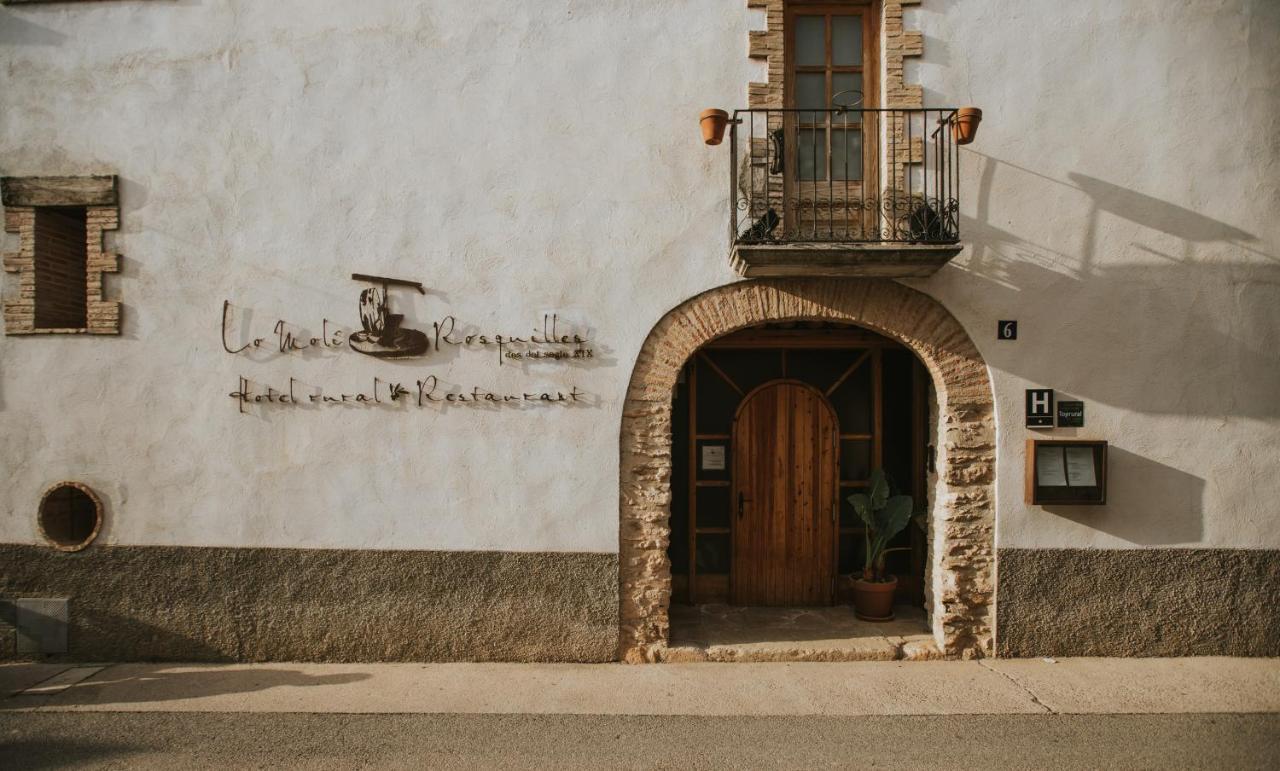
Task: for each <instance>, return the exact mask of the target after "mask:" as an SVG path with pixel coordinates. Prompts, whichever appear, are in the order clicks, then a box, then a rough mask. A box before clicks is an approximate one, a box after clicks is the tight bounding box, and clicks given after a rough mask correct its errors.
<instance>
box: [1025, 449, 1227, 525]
mask: <svg viewBox="0 0 1280 771" xmlns="http://www.w3.org/2000/svg"><path fill="white" fill-rule="evenodd" d="M1107 465H1108V473H1107V478H1108V480H1109V481H1108V490H1107V504H1106V505H1105V506H1059V505H1052V504H1050V505H1045V506H1044V510H1045V511H1047V512H1049V513H1050V514H1054V515H1056V516H1059V517H1062V518H1063V519H1069V520H1071V521H1072V522H1077V523H1079V524H1081V525H1084V526H1086V527H1090V528H1093V529H1095V530H1101V531H1102V532H1104V533H1107V534H1109V535H1113V536H1115V537H1116V538H1120V539H1123V540H1125V541H1128V542H1129V543H1132V544H1138V545H1140V546H1161V545H1165V544H1185V543H1197V542H1199V541H1200V540H1201V539H1202V538H1203V536H1204V488H1205V482H1204V480H1203V479H1201V478H1200V477H1197V476H1193V475H1192V474H1188V473H1186V472H1185V471H1180V470H1178V469H1176V468H1173V467H1171V466H1166V465H1164V464H1163V463H1158V462H1156V461H1153V460H1151V459H1150V458H1144V457H1142V456H1141V455H1135V454H1134V453H1131V452H1129V451H1127V450H1123V449H1120V448H1119V447H1116V446H1114V445H1112V446H1110V447H1108V448H1107Z"/></svg>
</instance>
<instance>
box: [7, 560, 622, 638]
mask: <svg viewBox="0 0 1280 771" xmlns="http://www.w3.org/2000/svg"><path fill="white" fill-rule="evenodd" d="M0 565H3V566H4V567H3V569H2V570H0V598H3V600H4V602H3V603H0V632H2V633H3V634H0V639H3V642H2V643H0V656H4V657H11V656H14V655H15V654H16V651H15V646H14V639H15V635H14V629H13V624H14V621H15V618H14V603H13V601H14V600H16V599H18V598H22V597H69V598H70V600H71V603H70V627H69V632H68V638H69V640H68V641H69V650H68V653H67V655H66V658H69V659H80V660H101V661H138V660H166V661H609V660H612V659H614V658H615V656H616V654H617V647H618V557H617V555H616V554H582V553H519V552H437V551H357V550H304V549H225V548H186V547H161V546H95V547H91V548H89V549H87V550H85V551H83V552H79V553H75V554H65V553H60V552H55V551H53V550H52V549H49V548H47V547H42V546H31V545H17V544H5V545H0Z"/></svg>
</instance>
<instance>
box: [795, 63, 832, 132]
mask: <svg viewBox="0 0 1280 771" xmlns="http://www.w3.org/2000/svg"><path fill="white" fill-rule="evenodd" d="M796 108H797V109H801V110H809V109H812V110H825V109H826V108H827V76H826V75H824V74H822V73H821V72H809V73H805V72H801V73H798V74H797V75H796ZM800 120H802V121H804V122H806V123H812V122H816V121H820V120H823V115H822V114H821V113H803V114H801V116H800Z"/></svg>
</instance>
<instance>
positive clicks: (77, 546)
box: [36, 479, 102, 552]
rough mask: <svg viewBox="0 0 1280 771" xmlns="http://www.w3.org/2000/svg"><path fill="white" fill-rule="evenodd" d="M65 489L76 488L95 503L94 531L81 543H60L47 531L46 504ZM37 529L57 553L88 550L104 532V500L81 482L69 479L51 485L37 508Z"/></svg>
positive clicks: (41, 497)
mask: <svg viewBox="0 0 1280 771" xmlns="http://www.w3.org/2000/svg"><path fill="white" fill-rule="evenodd" d="M64 487H73V488H75V489H76V490H78V491H80V492H81V493H84V495H85V496H86V497H87V498H88V499H89V500H90V501H91V502H92V503H93V514H94V522H93V529H92V530H91V531H89V534H88V535H87V536H85V538H84V539H83V540H81V541H79V542H78V543H70V544H66V543H60V542H59V541H58V540H57V539H55V538H54V537H53V536H52V535H50V534H49V531H48V530H46V529H45V522H44V520H45V510H44V507H45V504H46V503H48V501H49V497H50V496H52V495H53V494H54V493H56V492H57V491H59V490H61V489H63V488H64ZM36 527H38V528H39V529H40V535H41V536H42V537H43V538H44V540H45V542H46V543H48V544H49V546H51V547H53V548H54V549H55V550H57V551H61V552H77V551H82V550H84V549H87V548H88V547H89V545H90V544H92V543H93V542H94V541H95V540H97V538H98V533H99V532H101V531H102V499H101V498H99V497H98V494H97V493H96V492H94V491H93V488H91V487H89V486H88V485H85V484H82V483H80V482H75V481H72V480H69V479H68V480H64V481H61V482H55V483H54V484H52V485H50V486H49V487H48V489H46V490H45V491H44V494H43V495H41V496H40V504H39V505H38V506H37V507H36Z"/></svg>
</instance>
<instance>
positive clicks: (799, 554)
mask: <svg viewBox="0 0 1280 771" xmlns="http://www.w3.org/2000/svg"><path fill="white" fill-rule="evenodd" d="M839 462H840V461H839V430H838V423H837V420H836V414H835V411H834V410H833V409H832V408H831V405H830V404H829V403H828V402H827V400H826V397H824V396H823V395H822V393H821V392H819V391H818V390H817V389H816V388H814V387H812V386H809V385H806V384H804V383H801V382H798V381H792V380H782V381H774V382H771V383H766V384H764V385H762V386H760V387H759V388H757V389H755V390H754V391H752V392H750V393H748V394H747V396H746V398H744V399H743V401H742V404H741V405H740V406H739V407H738V413H737V416H736V417H735V418H734V423H733V502H734V506H735V507H736V511H735V514H734V518H733V559H732V563H731V564H732V568H731V570H732V573H731V576H732V580H731V582H730V599H731V601H732V602H733V603H734V604H737V605H830V604H831V603H832V602H833V601H834V598H835V576H836V559H837V555H836V547H837V531H838V527H839V523H838V516H839V510H838V509H837V505H836V501H837V493H838V490H839Z"/></svg>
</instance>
